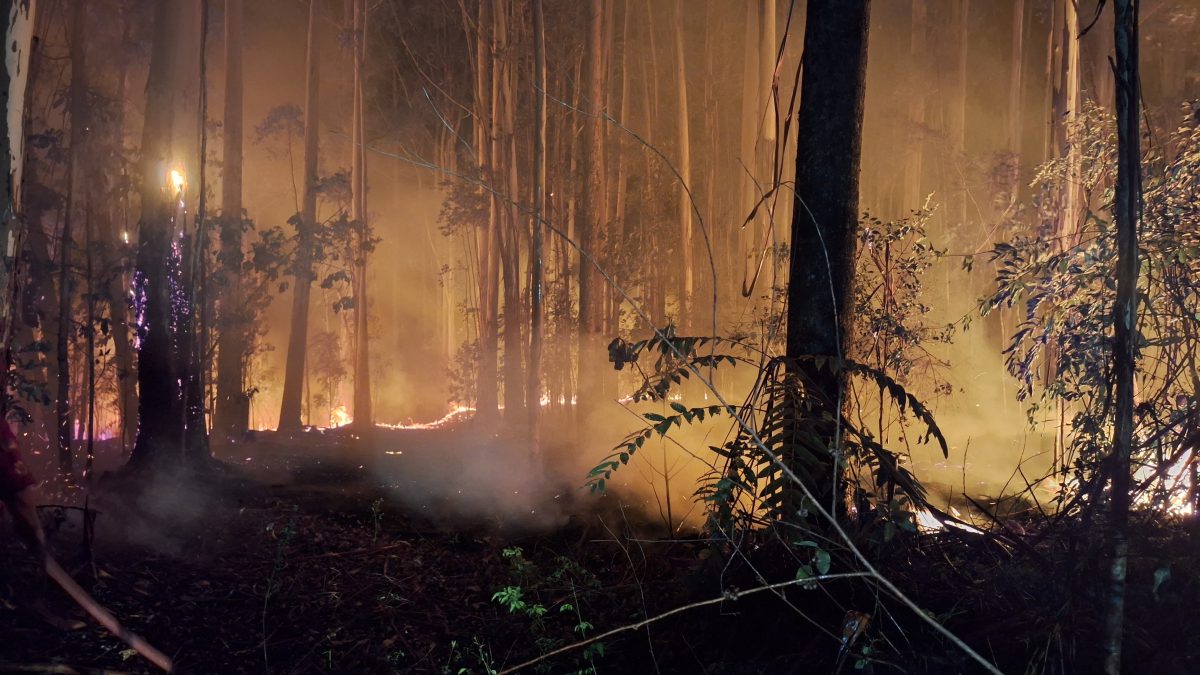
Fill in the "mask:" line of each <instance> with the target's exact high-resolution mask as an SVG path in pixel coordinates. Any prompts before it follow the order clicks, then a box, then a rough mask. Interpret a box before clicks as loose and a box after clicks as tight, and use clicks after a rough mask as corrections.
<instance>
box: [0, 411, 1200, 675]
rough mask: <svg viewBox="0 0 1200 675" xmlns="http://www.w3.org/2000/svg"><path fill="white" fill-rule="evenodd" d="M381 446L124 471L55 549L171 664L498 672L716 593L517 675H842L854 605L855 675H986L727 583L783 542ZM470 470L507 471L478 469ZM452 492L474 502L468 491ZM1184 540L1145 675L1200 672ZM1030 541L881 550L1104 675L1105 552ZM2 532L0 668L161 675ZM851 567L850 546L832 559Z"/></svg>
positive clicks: (989, 645)
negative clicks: (678, 523)
mask: <svg viewBox="0 0 1200 675" xmlns="http://www.w3.org/2000/svg"><path fill="white" fill-rule="evenodd" d="M380 434H381V436H380V437H379V438H376V439H374V440H373V441H371V442H364V441H362V440H356V439H354V438H353V437H351V435H350V434H349V433H348V432H339V433H331V434H326V435H319V436H307V437H303V438H298V439H282V438H275V437H273V436H271V435H264V436H260V437H259V438H257V439H255V440H253V441H252V442H250V443H246V444H239V445H235V446H230V447H225V448H220V449H218V453H217V454H218V456H219V457H220V458H221V459H222V463H221V464H220V465H219V466H218V467H214V468H213V469H211V470H205V471H201V472H199V473H192V474H188V475H167V474H161V473H160V474H154V475H143V474H136V473H129V472H127V471H126V472H122V471H117V472H115V473H111V474H109V475H106V476H103V477H102V478H101V479H99V480H98V481H97V483H96V485H95V486H94V489H93V490H92V491H91V497H89V500H88V509H89V512H92V513H98V515H97V516H96V520H95V528H94V533H93V536H92V537H91V538H90V539H89V538H88V537H86V536H85V534H84V531H83V528H82V527H81V524H82V521H83V519H84V517H83V513H84V512H83V511H81V510H78V509H67V510H60V509H55V508H47V509H44V512H43V517H44V520H45V521H46V522H47V524H48V525H49V529H50V534H51V544H52V548H53V551H54V553H55V555H56V557H58V558H59V560H60V561H61V562H63V563H64V566H65V567H67V568H68V569H69V570H70V571H71V572H72V574H73V576H74V577H75V578H76V579H77V580H79V581H80V583H82V584H83V585H84V586H85V587H87V588H89V589H90V590H91V592H92V593H93V595H94V596H95V597H96V598H97V599H98V600H99V601H100V602H101V603H102V604H104V605H105V606H107V607H108V608H109V609H110V610H112V611H113V612H114V613H115V614H116V615H117V616H118V617H119V618H120V619H121V620H122V621H123V622H124V623H125V624H126V626H127V627H128V628H129V629H130V630H133V631H134V632H137V633H139V634H141V635H143V636H144V637H146V638H148V639H149V641H150V642H151V643H153V644H154V645H156V646H157V647H159V648H160V649H162V650H163V651H165V652H166V653H168V654H169V655H170V656H172V658H174V659H175V663H176V666H177V672H181V673H203V674H219V673H410V672H411V673H452V674H455V675H458V674H461V673H487V672H491V671H502V670H504V669H505V668H507V667H512V666H516V665H519V664H522V663H524V662H526V661H528V660H530V659H535V658H537V657H539V656H541V655H544V654H547V653H549V652H552V651H553V650H555V649H557V648H560V647H563V646H565V645H569V644H571V643H574V642H576V641H578V640H579V639H581V638H583V637H590V636H594V635H597V634H599V633H602V632H605V631H609V630H612V629H615V628H619V627H622V626H626V625H629V624H632V623H636V622H638V621H640V620H642V619H644V618H645V617H647V616H654V615H657V614H659V613H661V612H665V611H667V610H671V609H674V608H676V607H680V606H683V605H686V604H688V603H693V602H700V601H705V600H713V599H719V598H721V597H722V595H723V594H726V596H725V599H724V600H723V601H721V602H717V603H713V604H708V605H705V606H703V607H697V608H694V609H689V610H686V611H682V612H679V613H678V614H675V615H673V616H671V617H670V618H668V619H665V620H662V621H658V622H655V623H654V624H653V625H651V626H649V627H648V628H642V629H640V630H633V631H626V632H623V633H621V634H619V635H616V636H613V637H609V638H606V639H604V640H603V641H602V642H601V644H600V645H598V646H593V647H591V649H576V650H573V651H570V652H568V653H566V654H564V655H561V656H555V657H553V658H549V659H546V660H544V661H541V662H539V663H537V664H536V665H534V666H531V667H529V668H527V669H526V671H525V672H551V673H573V672H580V671H583V672H591V671H592V668H593V667H594V668H595V670H596V671H598V672H621V673H626V672H627V673H642V672H646V673H653V672H656V671H657V672H663V673H703V672H709V673H760V672H767V673H812V672H816V673H822V672H826V673H827V672H834V671H835V668H836V655H837V648H838V638H839V637H840V634H841V625H842V622H843V620H844V617H845V613H846V611H847V610H856V611H863V612H865V613H868V614H870V615H872V621H871V624H870V629H869V630H868V632H867V633H866V634H865V636H864V638H863V642H862V643H861V644H869V645H870V647H871V648H872V650H873V653H872V656H873V662H871V663H866V664H863V663H856V662H855V661H856V660H855V659H854V658H851V659H850V660H848V661H847V663H846V664H844V668H843V669H842V671H841V672H845V673H852V672H877V673H883V672H889V673H890V672H908V673H919V672H934V673H943V672H945V673H961V672H977V671H978V669H977V668H975V667H973V666H972V665H971V664H970V663H969V662H967V661H965V659H964V657H963V656H962V654H961V652H959V651H958V650H957V649H955V648H953V647H952V646H950V645H948V644H947V643H946V642H945V641H944V640H942V639H941V638H940V637H938V636H936V635H934V634H932V633H931V632H930V631H929V629H928V627H927V626H926V625H925V624H924V623H922V622H920V621H917V620H916V619H915V618H914V615H913V614H912V613H911V612H908V611H907V610H905V609H903V608H900V607H899V606H898V603H896V602H894V601H893V600H890V599H889V598H887V597H886V594H881V593H879V592H878V591H877V590H876V589H875V587H873V586H870V585H867V584H863V583H859V582H857V581H845V582H836V581H835V582H826V583H823V584H822V585H821V587H820V588H819V589H812V588H805V587H802V586H794V587H790V588H788V589H786V590H785V591H784V592H783V595H782V597H777V596H775V595H773V594H771V593H766V592H764V593H757V594H754V595H750V596H745V597H741V598H736V599H735V598H733V597H732V595H731V594H728V593H729V592H730V591H733V592H736V591H737V589H749V588H752V587H755V586H758V585H759V583H760V581H759V579H760V578H766V579H769V580H771V581H780V580H783V581H787V580H789V579H794V578H795V576H794V575H795V573H796V572H795V570H796V568H797V566H798V564H799V563H800V562H803V561H800V560H799V559H798V558H797V557H796V552H795V550H793V549H787V547H780V546H775V547H772V546H770V541H769V540H768V541H766V542H764V545H763V546H762V547H761V549H759V547H758V546H757V545H755V546H750V545H748V546H745V547H744V548H743V553H745V554H746V555H730V554H731V552H732V549H731V548H730V547H729V546H728V545H727V544H722V543H721V542H714V541H711V540H708V541H706V540H701V539H699V538H698V537H691V538H690V539H682V538H680V539H674V540H671V539H667V538H665V537H664V534H665V532H664V530H663V527H662V526H661V524H659V523H657V522H655V521H654V520H653V519H650V518H645V517H641V516H638V515H636V514H637V513H638V511H637V510H635V509H632V508H625V507H624V506H623V504H622V501H621V499H620V496H619V495H616V494H612V493H610V494H609V495H608V496H606V497H603V498H598V497H593V496H591V495H587V494H585V493H583V492H581V491H580V490H579V489H578V487H577V486H578V482H579V481H578V479H577V478H576V482H575V484H574V485H571V484H570V481H569V480H568V481H566V482H563V483H562V484H561V485H559V486H558V487H557V488H555V489H547V490H543V491H540V492H537V493H536V494H524V495H522V496H521V498H519V499H509V498H507V497H505V498H503V499H502V498H500V497H499V495H501V494H503V495H507V494H509V493H514V492H521V491H522V490H527V489H528V484H524V483H507V482H505V480H506V478H505V476H507V475H510V474H516V475H520V474H521V473H522V472H523V471H525V470H526V469H527V468H525V467H521V466H519V463H518V465H514V462H515V461H516V460H514V459H513V457H511V456H506V455H504V452H503V449H502V448H501V447H500V445H501V444H497V443H496V442H495V440H496V439H489V438H487V437H486V436H481V435H480V434H478V433H475V432H472V431H471V430H470V429H441V430H429V431H408V430H405V431H391V432H380ZM247 457H250V458H252V459H250V460H249V461H247V459H246V458H247ZM483 457H493V458H498V459H499V460H501V461H497V462H495V463H493V464H488V463H486V462H483V460H482V459H481V458H483ZM107 461H108V465H109V466H118V465H119V464H120V457H109V458H108V459H107ZM101 464H102V465H103V464H104V463H103V462H102V463H101ZM478 466H484V467H485V469H486V471H495V472H497V475H495V476H494V477H493V476H491V475H489V474H487V473H486V472H485V473H484V474H482V475H471V471H473V470H475V469H472V468H471V467H476V468H478ZM481 480H482V482H481ZM540 482H544V483H548V484H550V485H554V484H555V482H556V481H555V480H551V479H545V480H542V481H540ZM455 486H461V487H462V488H463V489H464V490H465V491H467V492H478V493H479V494H478V495H477V496H478V497H479V498H478V499H473V500H472V499H467V500H466V501H464V500H463V499H461V498H460V497H459V496H458V493H459V489H458V488H456V487H455ZM46 487H47V488H50V487H52V486H46ZM484 487H490V488H494V489H492V490H491V491H490V493H489V492H488V490H485V489H484ZM451 488H453V489H451ZM46 492H47V493H50V492H51V490H50V489H47V490H46ZM451 495H453V496H451ZM470 496H472V495H467V497H470ZM62 499H64V500H65V499H69V498H67V497H64V498H62ZM74 499H76V500H77V499H78V498H77V497H75V498H74ZM514 504H515V506H514ZM1183 525H1184V527H1182V528H1181V527H1180V524H1179V523H1156V522H1154V521H1146V522H1143V523H1142V526H1141V527H1140V528H1139V529H1138V532H1139V533H1140V536H1141V538H1142V540H1141V541H1138V542H1135V544H1136V545H1137V547H1138V550H1141V551H1148V552H1150V553H1149V554H1147V555H1144V556H1143V557H1139V558H1138V559H1136V560H1134V561H1133V566H1132V569H1131V577H1130V578H1131V595H1130V599H1129V618H1128V620H1127V630H1128V632H1129V639H1128V646H1127V648H1128V649H1129V651H1130V654H1131V655H1132V656H1131V657H1130V661H1131V662H1132V663H1138V664H1143V665H1145V666H1146V668H1147V670H1145V672H1159V673H1187V672H1198V670H1200V637H1198V636H1197V635H1196V633H1195V631H1194V630H1192V629H1191V626H1192V625H1193V624H1194V611H1195V610H1194V608H1195V607H1196V606H1198V605H1200V563H1198V562H1197V560H1198V559H1197V551H1198V549H1200V546H1198V544H1197V542H1198V541H1200V523H1193V524H1191V525H1190V526H1189V525H1188V524H1187V523H1184V524H1183ZM1027 526H1028V527H1027V530H1028V531H1027V533H1026V534H1023V535H1021V541H1017V539H1016V537H1015V535H1013V534H1012V533H1009V535H1006V538H1005V539H1004V540H1003V541H1001V540H997V539H995V538H989V537H984V536H979V535H975V534H969V533H962V532H958V533H955V532H947V533H945V534H943V535H937V536H920V537H906V536H905V535H900V536H898V537H897V538H896V539H894V540H892V542H891V543H890V544H887V545H880V546H878V547H875V548H871V549H870V550H869V553H870V555H871V556H872V558H873V559H874V560H875V561H876V563H877V564H878V565H880V567H881V568H882V569H884V570H885V571H886V572H887V574H888V576H889V577H890V578H892V579H893V580H894V581H896V583H897V584H898V585H899V586H900V587H901V588H903V589H904V590H905V592H906V593H909V594H910V595H912V596H913V597H914V599H915V600H916V601H917V602H918V603H919V604H920V605H921V606H922V607H925V608H927V609H928V610H930V611H931V612H932V614H933V615H934V616H935V617H936V618H937V619H938V620H939V621H941V622H943V623H945V624H946V625H948V626H949V627H950V628H951V629H952V630H954V631H955V632H956V633H957V634H959V635H961V636H962V637H963V638H964V639H966V640H967V642H968V643H970V644H971V645H972V646H973V647H975V648H976V649H977V650H979V651H980V652H981V653H983V654H985V655H986V656H987V657H988V658H989V659H992V660H994V661H995V662H997V663H998V664H1000V666H1001V669H1002V670H1003V671H1004V672H1025V671H1026V670H1027V668H1032V671H1031V672H1097V668H1098V667H1099V659H1100V658H1102V651H1101V649H1100V648H1099V646H1098V645H1099V642H1098V639H1097V637H1098V635H1099V634H1100V631H1101V629H1102V626H1101V617H1102V616H1103V613H1102V602H1103V598H1104V594H1103V588H1104V587H1103V585H1102V583H1098V582H1097V580H1102V579H1103V578H1104V576H1105V574H1106V571H1105V569H1104V567H1103V565H1104V560H1105V559H1104V557H1103V555H1102V550H1103V546H1102V542H1096V541H1091V540H1090V539H1089V537H1088V535H1087V532H1088V530H1079V535H1078V536H1075V535H1072V533H1071V527H1070V525H1069V524H1068V525H1062V526H1060V527H1059V529H1058V530H1056V532H1057V534H1056V535H1055V536H1053V537H1043V536H1041V535H1040V534H1038V533H1036V532H1035V529H1034V527H1033V526H1034V524H1033V523H1027ZM4 528H5V529H3V530H0V636H2V637H0V672H22V673H118V672H124V673H146V672H153V671H152V670H151V669H150V667H149V666H148V665H147V664H146V663H145V662H143V661H142V660H141V659H140V658H139V657H137V656H133V655H131V654H130V653H129V652H128V651H126V648H125V646H124V645H123V644H122V643H121V642H119V641H118V640H117V639H115V638H114V637H112V636H110V635H108V634H106V633H105V632H104V631H103V630H101V629H100V628H99V627H98V626H96V625H95V624H94V623H93V622H91V621H90V620H88V619H87V618H86V617H85V616H84V615H83V614H82V612H81V611H79V610H77V609H76V608H75V607H74V606H73V605H72V604H71V603H70V601H69V600H67V599H66V598H65V596H63V594H62V593H60V592H59V591H58V590H57V589H56V588H55V587H54V586H53V585H52V584H51V582H49V581H47V580H46V579H44V578H42V577H41V576H40V575H39V573H38V571H37V570H36V569H35V564H34V561H33V560H32V559H31V558H30V556H29V555H28V554H27V553H26V552H25V551H24V549H23V548H22V547H21V546H20V545H19V544H17V543H16V542H15V541H14V540H13V538H12V537H11V532H10V531H9V530H8V529H7V525H4ZM868 540H869V537H868V538H866V539H864V541H868ZM867 546H868V544H864V547H867ZM756 549H757V550H756ZM800 550H802V551H803V550H805V549H803V548H801V549H800ZM752 568H753V569H752ZM847 569H853V565H852V563H851V562H850V561H848V560H846V559H845V557H844V556H843V554H841V553H838V552H836V551H835V552H834V560H833V570H834V571H838V570H847ZM1162 570H1167V573H1166V575H1165V576H1163V572H1162ZM758 575H761V577H759V576H758ZM506 588H508V589H512V588H519V589H520V595H519V597H517V596H516V595H515V594H514V591H512V590H509V591H508V596H509V599H510V600H511V601H513V602H512V603H511V604H513V605H515V606H516V609H517V611H515V612H511V611H510V610H509V609H508V608H506V607H505V606H502V604H501V603H500V602H497V601H496V600H495V599H494V596H495V595H496V594H497V593H500V592H502V591H504V589H506ZM522 603H523V605H522ZM861 644H860V646H861ZM1030 664H1032V666H1031V665H1030ZM856 665H857V666H862V667H861V669H856V667H855V666H856Z"/></svg>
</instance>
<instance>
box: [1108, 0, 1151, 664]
mask: <svg viewBox="0 0 1200 675" xmlns="http://www.w3.org/2000/svg"><path fill="white" fill-rule="evenodd" d="M1137 9H1138V3H1137V0H1115V6H1114V11H1115V12H1116V21H1115V28H1114V31H1113V38H1114V40H1113V41H1114V45H1115V47H1116V52H1117V59H1116V78H1117V86H1116V93H1117V187H1116V208H1115V211H1114V213H1113V217H1114V220H1116V225H1117V303H1116V306H1115V307H1114V309H1113V311H1114V317H1113V319H1114V323H1115V324H1116V343H1115V345H1114V347H1113V361H1114V367H1113V370H1114V376H1115V379H1116V390H1117V391H1116V402H1115V415H1116V419H1115V429H1114V438H1113V441H1114V448H1113V461H1112V469H1113V474H1112V476H1113V479H1112V492H1111V495H1112V546H1113V555H1112V566H1111V570H1110V575H1111V576H1110V584H1111V585H1110V588H1109V594H1108V616H1107V621H1106V628H1107V636H1106V637H1107V639H1106V641H1105V651H1106V655H1105V662H1104V670H1105V672H1106V673H1108V675H1120V673H1121V655H1122V650H1121V643H1122V641H1123V637H1124V631H1125V576H1126V569H1127V566H1128V558H1129V533H1128V528H1129V488H1130V473H1129V472H1130V458H1131V455H1132V453H1133V388H1134V373H1135V370H1134V368H1135V365H1136V360H1137V344H1136V340H1135V338H1136V335H1137V283H1138V263H1139V260H1138V236H1137V231H1138V225H1139V222H1140V220H1141V206H1142V203H1141V202H1142V173H1141V148H1140V138H1139V121H1140V107H1139V102H1140V100H1141V91H1140V88H1141V86H1140V78H1139V73H1138V14H1137Z"/></svg>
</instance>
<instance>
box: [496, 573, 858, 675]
mask: <svg viewBox="0 0 1200 675" xmlns="http://www.w3.org/2000/svg"><path fill="white" fill-rule="evenodd" d="M870 576H872V575H871V573H870V572H845V573H842V574H825V575H821V576H815V577H808V578H806V579H793V580H791V581H781V582H779V583H777V584H767V585H765V586H758V587H755V588H751V589H749V590H745V591H727V592H726V593H725V594H724V595H722V596H721V597H719V598H710V599H708V600H701V601H699V602H693V603H691V604H690V605H684V606H682V607H676V608H675V609H672V610H668V611H666V612H663V613H662V614H658V615H655V616H652V617H650V618H648V619H645V620H642V621H638V622H637V623H631V624H627V625H624V626H621V627H620V628H614V629H612V630H610V631H608V632H606V633H600V634H599V635H593V636H592V637H590V638H587V639H585V640H580V641H579V642H573V643H571V644H569V645H567V646H565V647H559V648H558V649H555V650H554V651H551V652H546V653H545V654H542V655H541V656H539V657H537V658H534V659H530V660H528V661H525V662H524V663H519V664H517V665H515V666H513V667H511V668H505V669H504V670H501V671H500V672H499V673H498V675H507V673H515V672H517V671H519V670H524V669H525V668H528V667H530V666H533V665H537V664H539V663H541V662H542V661H545V660H546V659H550V658H553V657H555V656H558V655H560V654H565V653H567V652H571V651H575V650H576V649H579V648H581V647H586V646H588V645H590V644H592V643H593V642H599V641H600V640H605V639H607V638H610V637H612V636H614V635H618V634H620V633H625V632H628V631H633V630H639V629H642V628H645V627H646V626H649V625H650V624H652V623H655V622H658V621H662V620H663V619H666V618H668V617H672V616H675V615H676V614H682V613H684V612H687V611H689V610H693V609H697V608H699V607H707V606H708V605H717V604H720V603H722V602H729V601H733V600H738V599H740V598H743V597H745V596H747V595H753V594H754V593H761V592H762V591H774V590H777V589H780V588H786V587H788V586H802V585H805V584H812V583H815V582H818V581H826V580H831V579H850V578H855V577H870Z"/></svg>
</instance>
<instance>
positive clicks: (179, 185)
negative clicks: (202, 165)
mask: <svg viewBox="0 0 1200 675" xmlns="http://www.w3.org/2000/svg"><path fill="white" fill-rule="evenodd" d="M167 187H168V188H169V189H171V190H173V193H174V194H179V193H181V192H183V189H184V188H186V187H187V180H186V179H185V178H184V175H183V170H182V169H171V170H170V172H169V173H168V174H167Z"/></svg>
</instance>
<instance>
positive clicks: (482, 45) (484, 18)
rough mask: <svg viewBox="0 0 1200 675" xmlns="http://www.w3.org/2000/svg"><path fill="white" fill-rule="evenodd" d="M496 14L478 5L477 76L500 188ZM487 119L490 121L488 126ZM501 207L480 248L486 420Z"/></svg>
mask: <svg viewBox="0 0 1200 675" xmlns="http://www.w3.org/2000/svg"><path fill="white" fill-rule="evenodd" d="M491 11H495V10H494V8H493V7H492V3H491V2H481V3H479V20H478V22H477V24H476V25H477V29H478V36H477V38H476V39H477V40H478V43H477V46H476V54H477V60H478V64H477V72H476V113H475V114H476V117H477V122H478V124H479V126H480V128H481V129H482V134H481V136H482V143H481V144H480V149H479V152H480V167H481V172H482V179H483V180H484V181H485V182H487V183H488V184H489V185H491V186H492V188H493V189H495V190H498V189H500V186H499V185H497V184H496V180H497V176H498V175H499V174H498V172H497V171H496V165H497V164H498V163H499V157H500V145H499V140H498V137H497V134H496V129H497V127H498V126H499V102H498V97H497V89H498V86H499V82H498V77H497V74H496V63H495V60H496V54H495V48H494V40H495V37H494V36H493V35H492V32H491V29H492V28H493V26H492V25H491V22H492V17H491V14H490V12H491ZM485 120H486V122H485ZM500 209H501V205H500V204H499V201H498V199H497V197H496V195H495V194H494V193H489V195H488V222H487V231H486V232H485V233H484V241H483V246H481V247H480V250H479V270H480V275H479V349H480V356H479V372H478V380H477V383H476V392H475V399H476V403H475V407H476V411H477V412H476V414H477V415H478V416H479V417H480V418H482V419H494V418H495V416H496V411H497V408H498V406H499V400H498V398H497V395H498V386H497V385H498V382H497V380H498V378H499V363H498V354H497V349H498V348H499V345H498V343H499V332H498V330H499V327H498V326H497V321H498V314H499V305H500V299H499V293H500V283H499V273H500V219H501V211H500Z"/></svg>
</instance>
